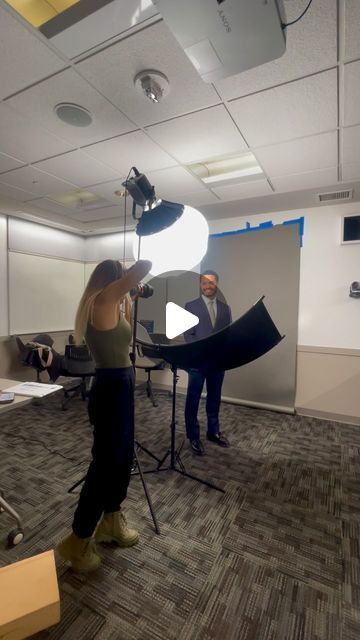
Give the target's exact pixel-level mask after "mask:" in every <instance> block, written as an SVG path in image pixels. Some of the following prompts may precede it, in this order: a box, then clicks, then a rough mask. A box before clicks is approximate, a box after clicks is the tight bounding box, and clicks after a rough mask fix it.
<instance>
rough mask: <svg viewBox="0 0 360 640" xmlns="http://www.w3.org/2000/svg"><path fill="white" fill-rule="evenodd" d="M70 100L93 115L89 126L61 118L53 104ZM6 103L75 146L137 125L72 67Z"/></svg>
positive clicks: (114, 134)
mask: <svg viewBox="0 0 360 640" xmlns="http://www.w3.org/2000/svg"><path fill="white" fill-rule="evenodd" d="M62 102H70V103H72V104H78V105H80V106H81V107H85V109H87V110H88V111H90V113H91V114H92V116H93V121H92V123H91V124H90V125H89V126H87V127H74V126H72V125H69V124H66V123H65V122H63V121H62V120H60V119H59V118H58V116H57V115H56V113H55V112H54V107H55V106H56V105H57V104H59V103H62ZM7 104H8V105H9V106H11V107H12V108H14V109H16V110H17V111H18V112H19V113H21V114H23V115H24V116H26V117H27V118H29V119H31V121H32V122H33V123H35V124H37V125H39V126H43V127H46V128H47V129H48V130H49V131H51V132H52V133H54V134H55V135H57V136H59V137H61V138H63V139H64V140H67V141H68V142H69V143H71V144H72V146H73V147H74V146H83V145H86V144H91V143H92V142H97V141H98V140H104V139H105V138H110V137H113V136H116V135H120V134H121V133H126V132H127V131H133V130H134V129H136V126H135V125H134V124H133V123H132V122H130V120H128V118H126V116H124V115H123V114H122V113H120V111H119V110H118V109H116V107H114V106H113V105H112V104H110V102H109V101H108V100H106V99H105V98H104V97H103V96H101V95H100V94H99V93H98V91H96V90H95V89H94V88H93V87H91V86H90V85H89V83H88V82H87V81H86V80H83V79H82V78H81V77H80V76H79V75H78V74H77V73H76V72H75V71H74V70H73V69H67V70H66V71H63V72H62V73H59V74H58V75H56V76H54V77H52V78H49V79H48V80H44V81H43V82H41V83H40V84H37V85H36V86H35V87H31V88H30V89H27V90H26V91H23V92H22V93H20V94H19V95H17V96H14V97H13V98H10V100H8V101H7Z"/></svg>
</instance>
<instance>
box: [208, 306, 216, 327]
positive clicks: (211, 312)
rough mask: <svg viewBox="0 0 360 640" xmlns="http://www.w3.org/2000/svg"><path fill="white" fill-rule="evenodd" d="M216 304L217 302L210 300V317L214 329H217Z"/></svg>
mask: <svg viewBox="0 0 360 640" xmlns="http://www.w3.org/2000/svg"><path fill="white" fill-rule="evenodd" d="M214 304H215V300H209V315H210V320H211V324H212V326H213V327H215V322H216V318H215V308H214Z"/></svg>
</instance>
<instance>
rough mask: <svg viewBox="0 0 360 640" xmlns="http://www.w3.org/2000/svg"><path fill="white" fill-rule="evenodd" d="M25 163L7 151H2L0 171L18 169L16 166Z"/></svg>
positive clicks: (0, 154)
mask: <svg viewBox="0 0 360 640" xmlns="http://www.w3.org/2000/svg"><path fill="white" fill-rule="evenodd" d="M23 164H24V163H23V162H20V160H16V158H13V157H12V156H8V155H6V153H0V173H4V171H10V170H11V169H16V167H21V166H22V165H23Z"/></svg>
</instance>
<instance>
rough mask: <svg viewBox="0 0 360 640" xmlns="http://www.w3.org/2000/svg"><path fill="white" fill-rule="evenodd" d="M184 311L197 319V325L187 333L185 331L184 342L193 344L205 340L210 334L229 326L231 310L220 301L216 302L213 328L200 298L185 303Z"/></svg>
mask: <svg viewBox="0 0 360 640" xmlns="http://www.w3.org/2000/svg"><path fill="white" fill-rule="evenodd" d="M185 309H186V311H190V313H193V314H194V315H195V316H197V317H198V318H199V324H197V325H196V326H195V327H192V329H189V330H188V331H185V333H184V338H185V341H186V342H195V340H202V339H203V338H207V337H208V336H210V335H211V334H212V333H215V332H216V331H220V329H224V327H227V325H229V324H231V321H232V320H231V309H230V307H229V305H227V304H224V303H223V302H221V300H219V299H217V300H216V311H217V313H216V322H215V326H214V327H213V326H212V324H211V320H210V315H209V312H208V309H207V306H206V303H205V302H204V300H203V299H202V297H200V298H196V300H192V301H191V302H187V303H186V305H185Z"/></svg>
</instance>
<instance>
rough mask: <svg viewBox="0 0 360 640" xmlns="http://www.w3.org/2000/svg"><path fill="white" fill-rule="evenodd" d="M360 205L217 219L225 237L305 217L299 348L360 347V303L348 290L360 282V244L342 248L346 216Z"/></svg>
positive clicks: (218, 229) (215, 223)
mask: <svg viewBox="0 0 360 640" xmlns="http://www.w3.org/2000/svg"><path fill="white" fill-rule="evenodd" d="M359 211H360V205H359V204H358V203H350V204H342V205H339V204H336V205H333V206H326V207H321V208H320V207H317V208H314V209H305V210H304V211H301V210H300V211H288V212H282V213H268V214H262V215H254V216H247V217H243V218H229V219H227V220H218V221H212V222H211V223H210V232H211V233H220V232H223V231H231V230H235V229H242V228H245V227H246V222H249V223H250V225H251V226H258V225H259V224H260V223H261V222H266V221H269V220H272V221H273V223H274V224H281V223H282V222H283V221H285V220H292V219H295V218H299V217H302V216H303V217H304V219H305V220H304V237H303V247H302V249H301V254H300V301H299V332H298V344H299V345H313V346H318V347H336V348H348V349H359V348H360V331H359V326H360V300H357V299H355V298H350V297H349V286H350V283H351V282H353V281H354V280H360V244H352V245H350V244H349V245H342V244H341V216H342V215H345V214H346V215H348V214H350V213H358V212H359Z"/></svg>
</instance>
